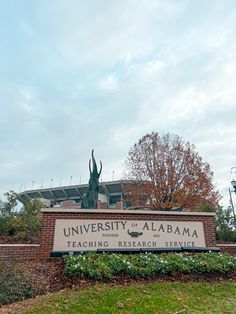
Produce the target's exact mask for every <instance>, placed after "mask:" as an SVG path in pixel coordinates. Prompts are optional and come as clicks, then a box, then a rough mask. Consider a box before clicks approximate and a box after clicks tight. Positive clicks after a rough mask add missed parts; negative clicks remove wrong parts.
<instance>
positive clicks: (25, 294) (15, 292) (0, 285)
mask: <svg viewBox="0 0 236 314" xmlns="http://www.w3.org/2000/svg"><path fill="white" fill-rule="evenodd" d="M0 278H1V280H0V306H1V305H4V304H8V303H13V302H16V301H20V300H23V299H27V298H32V297H33V296H34V295H35V290H34V288H33V286H32V284H31V280H30V279H29V278H28V277H26V276H25V275H23V274H21V273H19V271H16V270H15V269H14V268H13V267H11V266H9V265H8V266H2V267H1V269H0Z"/></svg>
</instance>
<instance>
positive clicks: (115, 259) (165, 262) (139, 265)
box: [64, 253, 236, 280]
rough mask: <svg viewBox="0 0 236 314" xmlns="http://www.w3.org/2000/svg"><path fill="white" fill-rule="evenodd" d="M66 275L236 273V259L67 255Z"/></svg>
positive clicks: (224, 256) (225, 256)
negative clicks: (235, 271)
mask: <svg viewBox="0 0 236 314" xmlns="http://www.w3.org/2000/svg"><path fill="white" fill-rule="evenodd" d="M64 259H65V274H67V275H75V276H80V277H86V278H90V279H96V280H101V279H111V278H113V277H114V276H119V275H129V276H131V277H153V276H155V275H157V274H171V273H172V272H175V271H177V272H180V273H227V272H230V271H233V270H236V257H234V256H230V255H228V254H220V253H201V254H195V255H190V254H187V253H168V254H162V255H157V254H152V253H145V254H133V255H123V254H115V253H113V254H106V253H104V254H96V253H88V254H79V255H73V254H70V255H67V256H65V257H64Z"/></svg>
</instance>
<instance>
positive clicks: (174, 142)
mask: <svg viewBox="0 0 236 314" xmlns="http://www.w3.org/2000/svg"><path fill="white" fill-rule="evenodd" d="M126 178H127V179H129V180H130V183H129V184H127V185H126V187H125V194H126V197H127V202H129V203H130V204H132V206H133V207H140V208H142V207H146V208H152V209H156V210H179V211H181V210H191V211H194V210H196V209H197V206H198V205H200V204H203V205H208V206H216V205H217V204H218V201H219V199H220V195H219V193H218V192H217V191H215V190H214V186H213V183H212V178H213V173H212V172H211V169H210V166H209V164H208V163H206V162H204V161H203V160H202V158H201V157H200V156H199V154H198V152H197V151H196V149H195V147H194V146H193V145H191V144H190V143H189V142H187V141H184V140H183V139H182V138H181V137H179V136H178V135H175V134H170V133H167V134H164V135H159V134H158V133H154V132H153V133H151V134H146V135H145V136H143V137H142V138H141V139H140V140H139V141H138V143H135V144H134V145H133V147H132V148H131V149H130V151H129V155H128V158H127V160H126Z"/></svg>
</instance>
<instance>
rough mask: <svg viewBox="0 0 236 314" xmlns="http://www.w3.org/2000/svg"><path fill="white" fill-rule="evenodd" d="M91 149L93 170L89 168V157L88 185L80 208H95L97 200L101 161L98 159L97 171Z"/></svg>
mask: <svg viewBox="0 0 236 314" xmlns="http://www.w3.org/2000/svg"><path fill="white" fill-rule="evenodd" d="M93 151H94V149H93V150H92V163H93V171H92V170H91V159H89V172H90V179H89V187H88V190H87V192H86V193H85V194H84V196H83V200H82V203H81V208H97V201H98V185H99V177H100V175H101V172H102V163H101V161H100V170H99V172H98V168H97V164H96V161H95V159H94V155H93Z"/></svg>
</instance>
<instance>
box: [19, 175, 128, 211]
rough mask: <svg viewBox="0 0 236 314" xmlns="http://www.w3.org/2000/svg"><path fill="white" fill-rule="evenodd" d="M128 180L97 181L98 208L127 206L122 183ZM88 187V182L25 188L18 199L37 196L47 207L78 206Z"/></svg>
mask: <svg viewBox="0 0 236 314" xmlns="http://www.w3.org/2000/svg"><path fill="white" fill-rule="evenodd" d="M127 183H128V181H125V180H118V181H109V182H100V183H99V194H98V203H99V204H98V208H99V207H100V208H127V207H129V204H128V203H127V201H126V200H125V193H124V185H125V184H127ZM87 189H88V184H78V185H70V186H60V187H49V188H42V189H34V190H27V191H23V192H21V193H19V197H20V200H21V201H22V202H24V201H25V200H27V199H32V198H38V199H40V200H41V201H42V203H43V205H44V206H47V207H60V206H63V205H64V206H65V205H68V206H71V205H72V204H74V207H77V208H80V205H81V201H82V198H83V195H84V194H85V193H86V191H87Z"/></svg>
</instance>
